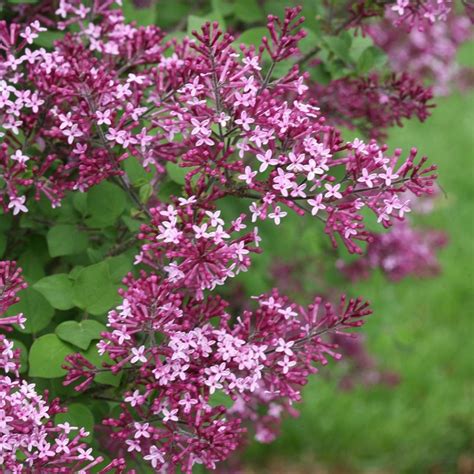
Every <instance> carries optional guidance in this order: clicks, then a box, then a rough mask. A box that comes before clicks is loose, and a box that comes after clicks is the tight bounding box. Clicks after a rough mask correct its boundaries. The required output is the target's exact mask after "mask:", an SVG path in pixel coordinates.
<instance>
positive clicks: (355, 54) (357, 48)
mask: <svg viewBox="0 0 474 474" xmlns="http://www.w3.org/2000/svg"><path fill="white" fill-rule="evenodd" d="M373 45H374V40H373V39H372V38H371V37H370V36H369V35H366V36H363V35H357V36H353V37H352V45H351V56H352V58H353V59H355V60H356V61H357V60H358V59H359V58H360V56H361V54H362V53H363V52H364V51H365V50H366V49H367V48H369V47H370V46H373Z"/></svg>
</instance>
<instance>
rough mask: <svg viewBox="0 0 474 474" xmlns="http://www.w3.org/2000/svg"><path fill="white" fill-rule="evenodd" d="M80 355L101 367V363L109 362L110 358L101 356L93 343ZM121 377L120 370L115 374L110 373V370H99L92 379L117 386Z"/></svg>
mask: <svg viewBox="0 0 474 474" xmlns="http://www.w3.org/2000/svg"><path fill="white" fill-rule="evenodd" d="M82 355H83V356H84V357H85V358H86V359H87V360H88V361H89V362H91V363H92V364H94V365H95V366H96V367H97V368H101V367H102V363H103V362H105V363H108V364H110V363H111V360H110V358H109V357H108V356H107V355H103V356H101V355H100V354H99V352H98V350H97V347H96V346H95V345H92V346H90V347H89V349H88V350H87V351H86V352H83V353H82ZM121 379H122V372H119V373H118V374H117V375H114V374H112V373H111V372H110V371H104V372H99V373H98V374H96V376H95V377H94V381H95V382H97V383H101V384H104V385H112V386H113V387H118V386H119V385H120V380H121Z"/></svg>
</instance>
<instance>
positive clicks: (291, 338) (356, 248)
mask: <svg viewBox="0 0 474 474" xmlns="http://www.w3.org/2000/svg"><path fill="white" fill-rule="evenodd" d="M56 13H57V14H58V15H59V16H60V17H61V20H60V22H59V23H58V27H59V28H60V29H65V30H67V29H68V28H69V27H70V26H71V25H73V26H74V27H73V28H71V29H70V31H69V32H68V33H67V34H65V36H64V37H63V38H62V39H61V40H58V41H56V42H55V44H54V47H53V48H52V49H51V50H50V51H47V50H46V49H44V48H36V49H34V48H33V49H30V45H31V44H32V43H34V41H35V40H36V37H37V36H38V35H41V33H42V32H43V30H44V28H43V26H42V25H41V24H40V23H39V22H37V20H34V21H32V22H31V23H30V24H27V25H23V26H21V25H19V24H15V23H13V24H10V25H7V24H6V23H1V24H0V41H1V44H0V48H1V51H2V52H1V54H2V55H3V59H4V61H3V62H2V66H1V69H0V76H1V82H0V94H1V96H0V97H1V100H2V102H1V103H0V120H1V124H2V128H3V130H4V132H3V133H4V142H3V144H2V145H1V148H0V171H1V172H2V175H3V179H4V180H5V183H6V184H5V186H4V187H3V188H2V189H1V190H0V199H1V202H2V205H3V208H4V210H5V211H6V212H8V211H9V210H10V211H12V212H13V214H19V213H21V212H27V210H28V205H29V199H30V197H35V198H39V197H40V196H41V195H44V196H46V197H47V198H48V199H49V200H50V201H51V203H52V205H53V206H59V205H60V203H61V200H62V198H63V197H64V195H65V193H66V192H67V191H70V190H76V191H79V192H81V191H86V190H87V189H89V188H90V187H91V186H93V185H95V184H97V183H99V182H101V181H102V180H105V179H111V180H115V181H116V182H117V183H118V184H119V185H120V186H122V188H123V189H124V190H125V191H126V192H127V193H128V195H129V196H130V198H131V199H132V200H133V202H134V204H135V205H136V206H137V208H138V210H139V212H138V213H137V215H138V216H139V217H140V218H141V219H142V222H143V223H142V225H141V230H140V233H139V235H138V236H137V237H138V238H139V239H140V240H141V241H142V242H143V245H142V248H141V252H140V253H139V255H138V256H137V259H136V263H137V264H140V265H142V266H143V267H144V268H147V271H143V272H142V273H141V274H140V275H139V276H138V277H137V276H133V275H132V274H130V275H129V276H127V277H126V278H125V280H124V285H125V287H126V288H125V289H122V290H121V296H122V304H121V305H120V306H119V307H118V308H116V309H115V310H113V311H111V312H110V313H109V316H108V331H107V332H105V333H103V334H102V339H101V341H100V342H99V344H98V348H99V352H100V354H102V355H104V356H107V360H109V362H104V365H103V367H96V366H94V365H93V364H92V363H91V362H90V361H89V360H87V359H86V358H85V357H84V356H83V355H81V354H75V355H71V356H68V357H67V364H66V365H65V368H67V371H68V373H67V375H66V378H65V383H66V384H74V385H75V388H76V390H78V391H87V390H88V389H89V388H90V387H91V385H92V383H93V381H94V377H95V375H96V374H97V373H99V372H104V371H108V372H111V373H112V374H118V373H122V374H126V377H124V378H125V381H124V382H123V384H122V385H121V390H122V393H121V395H123V401H122V402H121V405H120V406H121V408H122V411H121V413H120V415H119V416H117V417H110V418H109V419H107V420H105V421H104V424H105V425H106V426H107V427H108V428H109V430H110V435H111V437H112V438H113V439H115V440H117V441H118V442H120V444H121V446H122V449H126V451H127V453H128V456H129V457H130V458H132V459H133V458H134V457H136V458H139V459H144V460H145V461H147V462H148V463H149V464H150V465H151V467H152V468H154V469H155V470H159V469H163V470H164V472H172V471H173V470H174V469H175V468H176V467H177V466H179V467H180V468H181V469H182V470H183V471H185V472H191V471H192V468H193V466H194V465H196V464H203V465H204V466H205V467H206V468H208V469H213V468H215V466H216V463H218V462H220V461H222V460H225V459H226V458H228V456H229V455H230V454H231V453H232V452H233V451H234V450H235V449H236V448H237V447H238V446H239V445H240V444H241V443H242V439H243V434H244V432H245V430H246V422H247V421H248V422H251V425H253V426H254V428H255V430H256V437H257V439H258V440H260V441H270V440H271V439H273V437H274V436H275V433H276V427H277V425H278V421H279V419H280V417H281V415H282V414H283V413H285V412H287V411H290V412H291V411H292V407H291V405H292V404H293V403H294V402H297V401H299V400H300V390H301V386H303V385H304V384H305V383H306V381H307V377H308V376H309V375H310V374H311V373H314V372H315V371H316V368H315V367H314V364H315V363H319V364H326V363H327V359H328V358H329V357H333V358H336V359H338V358H339V357H340V355H339V354H338V352H337V345H336V344H335V343H334V342H333V341H331V339H330V338H331V335H334V334H336V335H339V336H341V337H342V335H343V334H344V330H345V329H350V328H355V327H359V326H360V325H361V324H362V322H363V318H364V317H365V316H367V315H368V314H369V313H370V311H369V310H368V307H367V304H366V303H363V302H362V300H360V299H355V300H352V299H351V300H348V301H346V299H345V298H344V297H343V298H341V302H340V304H339V305H332V304H330V303H328V302H323V301H322V299H321V298H315V299H314V301H313V303H312V304H310V305H309V306H308V307H302V306H300V305H297V304H296V303H293V302H291V301H290V300H289V299H288V298H287V297H285V296H281V295H280V294H279V293H278V292H277V291H276V290H274V291H273V292H272V293H271V294H266V295H259V296H257V297H256V298H255V300H256V301H255V304H256V309H253V310H245V311H243V312H242V313H241V314H240V315H231V314H229V313H228V312H227V311H226V307H227V305H228V303H227V302H226V301H224V300H223V299H222V298H221V297H220V296H218V295H216V292H214V291H213V290H215V288H216V287H217V286H220V285H223V284H224V283H226V282H227V280H228V279H229V278H233V277H234V276H235V275H237V274H238V273H239V272H242V271H247V270H248V268H249V267H250V265H251V255H252V254H253V253H256V252H259V251H261V247H260V245H261V246H264V243H262V244H261V243H260V240H261V238H260V237H259V234H258V225H259V223H260V222H261V221H263V220H271V221H273V222H274V224H275V225H279V224H280V223H281V221H282V220H283V219H284V218H285V217H286V216H287V215H288V213H289V212H295V213H296V214H299V215H304V214H308V215H309V216H313V217H314V220H318V221H321V222H322V224H323V229H324V232H325V233H326V234H327V235H328V236H329V238H330V240H331V242H332V244H333V245H334V246H337V245H338V243H340V242H342V243H343V244H344V245H345V246H346V247H347V249H348V250H349V251H350V252H353V253H362V249H361V247H360V245H359V244H360V242H361V241H362V242H371V241H372V240H373V238H374V237H373V235H372V233H371V232H369V231H368V230H367V228H366V225H365V218H366V213H367V212H368V213H373V214H374V216H375V219H376V220H377V221H378V223H379V224H380V225H381V226H384V227H386V228H389V227H390V226H391V225H392V224H393V222H398V221H401V220H403V219H404V217H405V214H406V213H408V212H410V202H409V200H408V199H406V198H405V196H406V193H407V192H410V193H412V194H414V195H417V196H419V195H420V196H421V195H430V194H431V193H432V192H433V181H434V179H435V175H434V174H433V171H434V169H435V167H434V166H426V158H421V159H419V160H418V159H417V158H416V155H417V152H416V150H415V149H412V150H411V151H410V152H409V154H408V156H407V157H406V158H402V152H401V150H395V151H394V152H393V153H391V154H390V153H388V150H387V146H385V145H381V144H378V143H377V142H376V141H375V140H371V141H369V142H367V143H365V142H364V141H362V140H360V139H355V140H353V141H351V142H345V141H344V140H343V139H342V138H341V133H340V131H339V130H338V129H337V128H335V127H334V126H333V125H331V124H330V123H328V121H327V120H326V118H325V117H324V114H323V113H322V112H321V110H320V109H319V107H318V106H317V104H316V103H315V101H314V99H312V97H311V95H310V92H309V91H308V86H307V85H306V84H305V75H304V74H301V73H300V72H299V70H298V67H297V66H295V67H293V68H292V69H291V70H290V71H289V72H288V73H286V74H285V75H283V76H282V77H278V76H276V75H275V70H276V67H277V65H278V63H280V62H281V61H283V60H285V59H287V58H289V57H291V56H294V55H296V54H297V53H298V42H299V40H301V39H302V38H303V36H304V32H303V31H302V30H301V29H300V25H301V22H302V19H300V18H298V14H299V9H296V8H295V9H288V10H287V11H286V14H285V17H284V18H283V19H282V20H280V19H279V18H276V17H273V16H270V17H269V20H268V31H269V33H268V38H265V39H264V40H263V41H262V44H261V46H260V47H258V48H256V47H246V46H244V45H242V46H240V49H237V48H236V47H235V45H234V38H233V37H232V36H231V35H229V34H223V33H222V32H221V31H220V30H219V28H218V25H217V24H209V23H208V24H205V25H204V27H203V28H202V30H201V31H200V32H194V34H193V36H194V39H189V38H185V39H184V40H183V41H181V42H178V41H177V40H166V41H165V40H164V36H165V35H164V33H163V32H161V31H160V30H159V28H157V27H156V26H148V27H136V26H134V25H128V24H126V23H125V22H124V19H123V16H122V14H121V12H120V10H119V9H116V8H113V4H112V2H111V1H100V2H99V1H96V2H93V6H92V7H88V6H85V5H84V4H83V2H80V1H76V0H61V1H60V2H59V9H58V10H57V12H56ZM20 132H21V133H20ZM129 156H134V157H136V158H137V159H138V160H139V162H140V163H141V164H142V165H143V167H144V168H145V169H147V170H153V171H154V172H155V175H156V176H157V179H156V180H155V181H154V182H153V186H154V188H153V191H154V193H153V194H157V192H158V191H159V190H160V189H161V188H162V186H163V184H164V183H165V180H166V179H167V176H166V171H167V170H168V169H169V167H171V166H174V167H175V170H176V169H178V170H179V169H180V168H182V170H181V171H183V174H184V185H183V190H182V191H183V192H182V194H180V195H179V196H169V199H168V200H169V203H164V202H161V201H160V200H159V199H157V198H156V197H155V196H153V197H152V198H151V199H150V200H149V201H147V202H143V200H140V198H139V197H138V196H137V194H136V190H135V189H134V188H133V186H132V185H131V184H130V182H129V181H128V177H127V176H126V175H125V173H124V172H123V170H122V167H121V163H122V161H123V160H125V159H126V158H128V157H129ZM227 197H232V198H233V199H234V200H236V201H238V202H239V210H238V211H236V212H235V214H234V215H232V216H227V215H225V214H226V213H225V212H224V209H223V206H222V205H221V203H222V200H223V199H224V198H227ZM242 203H246V204H245V205H241V204H242ZM15 322H19V320H15ZM5 347H6V346H5ZM5 350H6V349H5ZM8 380H10V379H8ZM9 383H10V382H8V383H7V384H6V386H7V388H6V389H5V393H6V398H5V399H6V400H7V403H11V401H10V400H11V399H12V397H14V396H16V395H15V394H16V393H22V392H21V389H20V387H21V383H20V382H18V383H20V385H18V386H17V385H11V384H10V385H8V384H9ZM32 390H33V389H31V390H30V389H28V390H27V392H26V393H25V394H24V395H25V396H26V397H27V398H28V397H29V396H31V397H33V398H34V399H35V406H36V407H39V408H40V410H39V413H40V414H37V415H34V421H35V423H30V425H31V426H38V433H39V434H36V432H34V433H30V432H28V433H26V434H25V438H24V439H23V441H21V443H23V444H20V445H18V446H23V445H24V443H25V442H26V439H28V438H30V439H33V440H35V441H34V443H36V444H34V443H33V444H27V446H35V447H36V448H37V449H39V454H38V455H37V456H36V454H28V456H30V457H29V458H28V462H31V463H32V465H35V464H34V463H39V464H36V465H37V466H39V468H40V469H43V471H45V472H47V470H48V468H49V464H52V463H53V459H55V460H56V459H57V461H54V463H55V465H57V466H58V469H59V468H62V467H63V466H66V462H68V463H69V464H67V465H68V466H71V464H70V463H71V462H75V463H76V464H73V466H74V468H73V470H74V471H75V470H80V469H82V470H83V471H87V470H88V469H90V468H91V467H92V466H94V465H95V464H96V463H98V462H99V461H98V460H97V459H95V460H94V458H93V457H92V455H91V454H90V453H91V452H90V451H89V449H90V448H89V449H86V447H85V445H84V444H83V442H82V441H81V439H82V438H83V437H84V436H85V433H84V430H81V429H80V430H79V431H78V435H77V436H76V437H75V438H73V439H72V440H70V438H69V437H68V436H67V434H68V433H64V430H68V429H70V427H66V428H64V427H55V426H54V425H53V424H52V423H51V422H50V421H46V420H45V419H44V418H45V417H46V415H47V414H49V416H51V414H54V412H55V411H57V409H56V408H55V407H56V405H54V404H52V405H51V406H50V410H51V414H50V413H49V412H48V411H47V408H46V407H47V405H45V404H43V403H42V402H40V399H39V398H37V396H36V395H35V396H33V395H32V394H33V392H32ZM222 398H224V400H225V401H222ZM41 400H42V399H41ZM226 405H229V406H228V407H226ZM262 406H263V408H262ZM45 410H46V411H45ZM37 413H38V411H37ZM8 417H11V416H10V414H9V415H8ZM8 420H9V421H12V422H13V423H15V422H14V420H15V418H14V417H12V420H10V418H8ZM15 426H16V425H15ZM61 430H63V431H61ZM52 433H55V436H56V440H55V441H51V442H50V441H45V440H47V439H48V438H47V436H53V435H52ZM6 436H7V438H6V443H11V442H12V441H10V440H9V437H11V436H10V432H9V433H7V435H6ZM36 436H39V438H37V437H36ZM57 440H59V442H58V441H57ZM8 446H9V445H8ZM15 446H16V445H15ZM15 449H16V448H15ZM12 452H13V451H12ZM35 452H36V451H35ZM10 456H13V454H11V455H10ZM11 459H12V460H11V464H12V466H14V465H15V464H14V463H15V462H16V461H15V459H16V458H11ZM83 461H84V462H86V461H87V462H89V461H90V464H89V465H86V466H85V467H84V466H83V464H81V463H82V462H83ZM41 463H42V464H41ZM94 463H95V464H94ZM122 467H123V463H122V460H117V461H114V462H113V463H111V464H110V465H109V466H108V467H107V468H104V469H112V468H117V469H121V468H122ZM104 472H105V471H104Z"/></svg>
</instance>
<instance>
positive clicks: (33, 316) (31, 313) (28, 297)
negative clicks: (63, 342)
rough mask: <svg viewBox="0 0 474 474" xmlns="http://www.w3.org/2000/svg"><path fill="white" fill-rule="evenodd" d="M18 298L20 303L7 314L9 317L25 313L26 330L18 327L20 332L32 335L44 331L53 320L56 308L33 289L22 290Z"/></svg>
mask: <svg viewBox="0 0 474 474" xmlns="http://www.w3.org/2000/svg"><path fill="white" fill-rule="evenodd" d="M18 296H19V297H20V301H19V302H18V303H17V304H15V305H13V306H12V307H11V308H10V309H9V310H8V312H7V314H9V315H15V314H19V313H23V315H24V316H25V318H26V322H25V329H21V328H20V327H18V328H17V329H18V331H20V332H25V333H28V334H32V333H37V332H39V331H41V330H42V329H44V328H45V327H46V326H47V325H48V324H49V322H50V321H51V319H52V318H53V315H54V308H53V307H52V306H51V305H50V304H49V303H48V302H47V301H46V299H45V298H44V297H43V295H41V294H40V293H38V292H37V291H36V290H34V289H33V288H31V287H30V288H26V289H25V290H22V291H21V292H20V293H19V294H18Z"/></svg>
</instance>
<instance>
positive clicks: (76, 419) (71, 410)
mask: <svg viewBox="0 0 474 474" xmlns="http://www.w3.org/2000/svg"><path fill="white" fill-rule="evenodd" d="M66 408H67V412H66V413H58V414H57V415H56V416H55V417H54V422H55V423H56V424H59V423H65V422H68V423H69V424H70V425H71V426H82V427H84V429H85V430H86V431H88V432H89V433H90V434H89V436H88V437H86V438H85V439H86V440H87V441H90V439H91V438H92V432H93V430H94V423H95V421H94V415H93V414H92V412H91V410H89V408H88V407H87V406H86V405H84V404H83V403H71V404H70V405H67V406H66ZM74 435H75V433H74V432H73V433H72V434H71V436H74Z"/></svg>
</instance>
